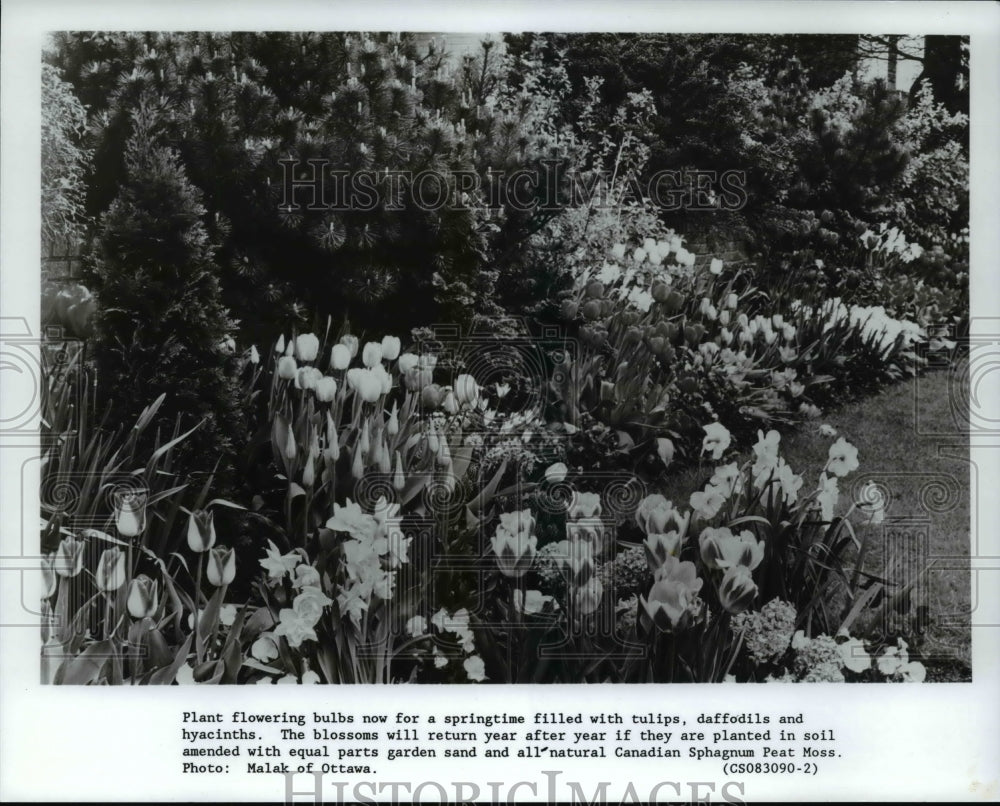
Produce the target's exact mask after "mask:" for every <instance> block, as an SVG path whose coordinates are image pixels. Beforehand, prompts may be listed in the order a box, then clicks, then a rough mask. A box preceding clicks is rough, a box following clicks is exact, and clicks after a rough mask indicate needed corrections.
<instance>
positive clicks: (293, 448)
mask: <svg viewBox="0 0 1000 806" xmlns="http://www.w3.org/2000/svg"><path fill="white" fill-rule="evenodd" d="M298 452H299V449H298V446H297V445H296V444H295V432H294V431H293V430H292V429H291V428H289V429H288V434H287V435H286V436H285V458H286V459H288V460H289V461H291V460H292V459H294V458H295V456H296V455H297V454H298Z"/></svg>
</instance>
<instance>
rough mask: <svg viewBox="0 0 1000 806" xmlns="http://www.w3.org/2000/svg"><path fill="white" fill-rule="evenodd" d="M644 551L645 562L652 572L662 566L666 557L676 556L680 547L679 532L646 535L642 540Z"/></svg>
mask: <svg viewBox="0 0 1000 806" xmlns="http://www.w3.org/2000/svg"><path fill="white" fill-rule="evenodd" d="M642 545H643V548H644V549H645V553H646V563H647V564H648V565H649V570H650V571H652V572H653V573H654V574H655V573H656V572H657V571H658V570H659V569H660V568H661V567H663V564H664V563H665V562H666V561H667V557H672V556H676V555H677V552H678V551H679V550H680V547H681V535H680V532H676V531H671V532H666V533H664V534H656V533H654V534H651V535H646V540H645V541H644V542H643V544H642Z"/></svg>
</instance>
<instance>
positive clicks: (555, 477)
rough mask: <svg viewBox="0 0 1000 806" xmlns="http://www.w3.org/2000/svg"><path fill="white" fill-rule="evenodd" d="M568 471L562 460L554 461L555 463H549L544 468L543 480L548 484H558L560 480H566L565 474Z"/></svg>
mask: <svg viewBox="0 0 1000 806" xmlns="http://www.w3.org/2000/svg"><path fill="white" fill-rule="evenodd" d="M568 473H569V468H567V467H566V465H565V464H564V463H563V462H556V463H555V464H552V465H549V466H548V467H547V468H546V469H545V480H546V481H547V482H548V483H549V484H559V483H560V482H563V481H566V475H567V474H568Z"/></svg>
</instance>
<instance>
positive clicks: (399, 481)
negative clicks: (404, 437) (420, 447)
mask: <svg viewBox="0 0 1000 806" xmlns="http://www.w3.org/2000/svg"><path fill="white" fill-rule="evenodd" d="M392 486H393V489H395V490H396V492H402V491H403V487H405V486H406V479H405V477H404V476H403V459H402V457H401V456H400V455H399V451H396V469H395V471H394V472H393V475H392Z"/></svg>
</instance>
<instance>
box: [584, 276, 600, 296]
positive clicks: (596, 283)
mask: <svg viewBox="0 0 1000 806" xmlns="http://www.w3.org/2000/svg"><path fill="white" fill-rule="evenodd" d="M586 293H587V296H588V297H590V298H591V299H600V298H601V297H603V296H604V283H602V282H601V281H600V280H591V281H590V282H589V283H587V292H586Z"/></svg>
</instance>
